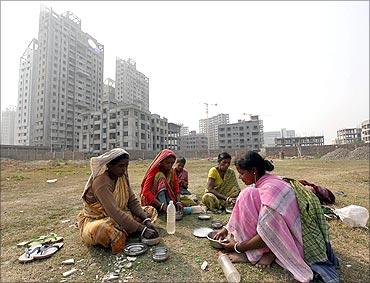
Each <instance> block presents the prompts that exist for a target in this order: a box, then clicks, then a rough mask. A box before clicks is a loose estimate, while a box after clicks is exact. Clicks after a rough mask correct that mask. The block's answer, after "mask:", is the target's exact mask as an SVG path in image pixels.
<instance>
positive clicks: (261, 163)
mask: <svg viewBox="0 0 370 283" xmlns="http://www.w3.org/2000/svg"><path fill="white" fill-rule="evenodd" d="M235 166H238V167H239V168H240V169H243V170H248V171H249V170H251V169H252V168H253V167H255V168H256V169H257V172H258V174H259V175H260V176H263V175H264V174H265V173H266V171H272V170H274V165H273V164H272V162H271V161H270V160H266V159H264V158H263V157H262V156H261V155H259V154H258V153H257V152H255V151H248V152H247V153H246V154H245V155H244V156H243V157H241V158H238V159H237V160H235Z"/></svg>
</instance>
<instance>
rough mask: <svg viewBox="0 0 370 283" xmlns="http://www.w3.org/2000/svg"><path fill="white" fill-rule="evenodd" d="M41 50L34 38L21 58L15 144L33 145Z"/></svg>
mask: <svg viewBox="0 0 370 283" xmlns="http://www.w3.org/2000/svg"><path fill="white" fill-rule="evenodd" d="M38 64H39V50H38V41H37V39H32V40H31V42H30V43H29V44H28V46H27V49H26V50H25V51H24V53H23V54H22V56H21V58H20V60H19V78H18V101H17V113H16V120H15V122H16V123H15V140H14V141H15V144H16V145H31V144H32V140H33V132H32V131H31V129H32V127H31V125H34V120H35V117H36V113H35V110H36V108H35V103H36V99H35V94H36V86H37V78H38V69H37V68H38Z"/></svg>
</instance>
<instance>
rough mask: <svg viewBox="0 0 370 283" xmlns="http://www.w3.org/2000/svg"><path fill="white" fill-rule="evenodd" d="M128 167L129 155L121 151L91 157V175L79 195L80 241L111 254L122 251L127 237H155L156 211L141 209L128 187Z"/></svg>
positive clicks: (147, 208)
mask: <svg viewBox="0 0 370 283" xmlns="http://www.w3.org/2000/svg"><path fill="white" fill-rule="evenodd" d="M128 164H129V154H128V152H127V151H125V150H124V149H121V148H114V149H112V150H110V151H109V152H106V153H104V154H102V155H100V156H98V157H93V158H91V160H90V167H91V175H90V178H89V180H88V181H87V183H86V185H85V189H84V192H83V193H82V200H83V204H84V207H83V210H82V211H81V212H80V213H79V215H78V227H79V229H80V235H81V238H82V241H83V242H84V243H86V244H88V245H102V246H104V247H107V248H108V247H110V248H111V249H112V253H114V254H115V253H119V252H121V251H122V250H123V248H124V246H125V244H126V241H127V237H128V236H129V234H132V233H139V234H140V235H141V236H142V237H145V238H154V237H158V232H157V231H156V229H155V227H154V226H153V225H152V221H153V222H154V221H155V220H156V218H157V212H156V210H155V209H154V208H153V207H151V206H147V207H143V208H142V207H141V206H140V204H139V201H138V200H137V198H136V196H135V194H134V192H133V191H132V189H131V188H130V183H129V179H128V174H127V167H128Z"/></svg>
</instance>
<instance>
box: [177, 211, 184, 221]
mask: <svg viewBox="0 0 370 283" xmlns="http://www.w3.org/2000/svg"><path fill="white" fill-rule="evenodd" d="M183 216H184V214H183V213H182V212H181V211H176V221H178V220H181V219H182V217H183Z"/></svg>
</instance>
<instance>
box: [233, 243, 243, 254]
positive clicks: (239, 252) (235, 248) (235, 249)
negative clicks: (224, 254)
mask: <svg viewBox="0 0 370 283" xmlns="http://www.w3.org/2000/svg"><path fill="white" fill-rule="evenodd" d="M237 244H238V243H235V245H234V251H236V252H237V253H238V254H241V253H242V252H241V251H239V250H238V249H237V247H236V245H237Z"/></svg>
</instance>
